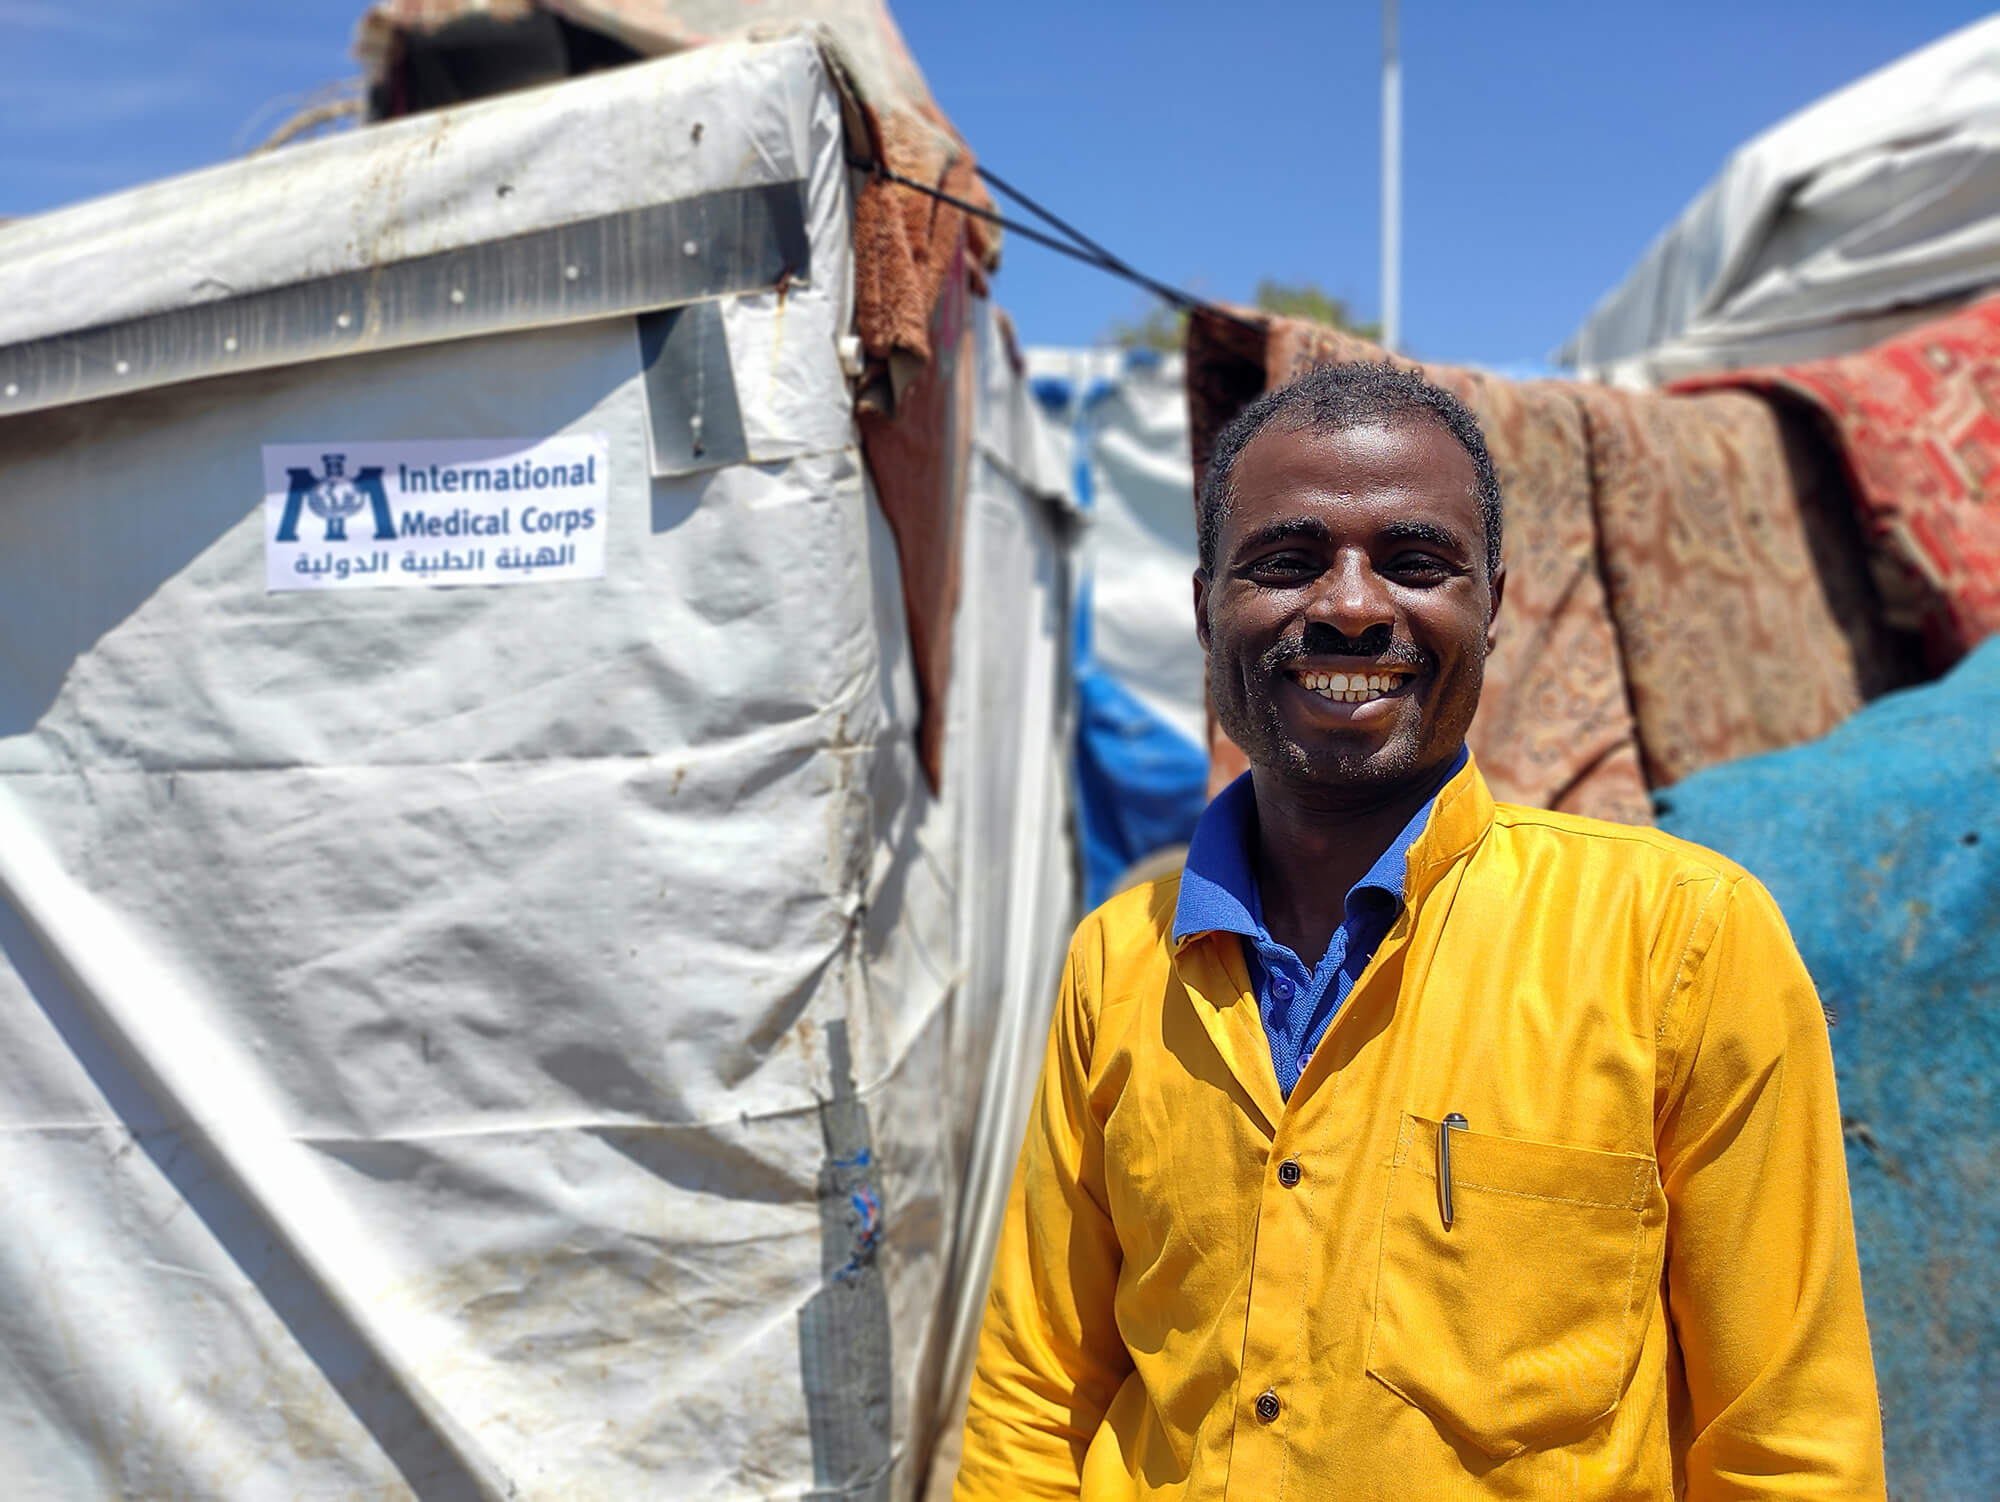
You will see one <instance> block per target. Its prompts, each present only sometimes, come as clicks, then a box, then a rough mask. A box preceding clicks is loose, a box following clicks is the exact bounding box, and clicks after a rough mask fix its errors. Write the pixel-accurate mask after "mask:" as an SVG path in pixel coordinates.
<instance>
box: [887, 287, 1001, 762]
mask: <svg viewBox="0 0 2000 1502" xmlns="http://www.w3.org/2000/svg"><path fill="white" fill-rule="evenodd" d="M943 289H944V290H943V295H942V296H940V297H939V299H938V303H937V308H936V310H935V312H934V313H933V314H932V317H931V324H930V327H929V329H928V330H926V336H927V339H928V342H929V343H930V345H931V347H932V349H933V350H934V351H935V354H934V356H933V358H932V359H931V360H930V361H929V362H928V363H926V364H925V365H924V366H923V367H922V369H921V370H919V371H918V372H917V374H916V376H915V378H914V379H913V380H911V382H910V383H909V385H908V386H906V387H905V388H904V390H903V395H902V398H901V400H899V401H898V402H897V403H896V410H895V412H894V413H893V414H889V413H884V412H881V411H877V410H875V409H873V408H871V407H867V406H864V407H863V408H862V409H861V414H860V423H861V444H862V451H863V453H864V454H865V455H866V456H867V460H868V472H869V474H870V475H871V476H872V477H873V478H874V481H875V496H876V499H877V501H878V502H879V503H880V504H881V507H882V514H883V516H884V518H885V519H886V520H887V521H888V523H889V530H890V531H892V532H893V533H895V535H896V557H897V561H898V565H899V567H900V568H901V570H902V576H903V604H904V608H905V610H906V611H907V613H908V616H909V623H910V645H911V652H912V654H913V657H914V659H915V667H916V674H917V688H918V691H919V692H920V693H921V695H922V705H921V714H920V717H919V720H918V725H917V746H918V750H919V752H920V753H921V755H922V757H923V763H924V771H925V772H926V773H927V774H928V775H929V777H930V781H931V786H932V787H933V788H937V787H940V786H942V779H943V772H944V726H945V698H946V695H947V694H948V692H949V690H950V685H951V639H952V631H951V625H952V618H953V616H954V615H955V614H956V613H957V610H958V594H959V562H958V558H959V527H960V523H961V519H962V517H963V515H964V509H965V489H966V483H967V478H968V476H969V474H970V470H971V460H972V422H973V411H974V402H975V397H976V393H975V391H974V387H973V379H974V375H975V373H976V368H975V356H974V352H973V344H972V337H973V331H972V320H971V315H972V296H971V288H970V282H969V280H968V278H967V277H966V276H965V274H964V266H963V262H962V260H961V261H960V262H959V264H958V267H957V274H953V275H947V276H946V277H945V278H944V283H943Z"/></svg>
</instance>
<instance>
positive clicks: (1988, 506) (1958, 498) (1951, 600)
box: [1673, 298, 2000, 669]
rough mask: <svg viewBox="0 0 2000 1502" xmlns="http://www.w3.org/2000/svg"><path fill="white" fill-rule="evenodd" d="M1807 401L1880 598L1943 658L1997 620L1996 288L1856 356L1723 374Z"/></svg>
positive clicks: (1691, 384)
mask: <svg viewBox="0 0 2000 1502" xmlns="http://www.w3.org/2000/svg"><path fill="white" fill-rule="evenodd" d="M1731 386H1734V387H1741V388H1744V389H1746V390H1750V391H1757V392H1763V393H1768V394H1770V395H1771V396H1774V397H1777V398H1779V399H1780V400H1781V401H1782V400H1784V399H1787V398H1789V399H1791V400H1793V401H1796V402H1798V403H1802V404H1804V406H1805V407H1806V408H1807V410H1808V411H1809V412H1810V413H1811V414H1812V416H1813V417H1814V418H1816V419H1817V420H1818V421H1817V424H1816V426H1817V427H1818V428H1819V429H1820V430H1821V431H1823V432H1824V433H1825V434H1826V435H1827V437H1828V439H1829V440H1830V441H1831V442H1832V444H1833V445H1834V447H1835V448H1836V450H1837V451H1838V453H1839V455H1840V458H1841V461H1842V465H1843V467H1844V469H1845V471H1846V473H1847V475H1848V477H1849V479H1850V481H1851V483H1852V486H1853V495H1854V501H1855V504H1856V505H1857V506H1858V507H1859V510H1860V515H1861V520H1862V525H1863V527H1864V529H1865V531H1866V535H1867V538H1868V541H1869V544H1870V546H1871V548H1872V550H1873V556H1874V562H1875V564H1876V577H1877V580H1878V583H1879V584H1880V586H1881V591H1882V597H1883V601H1884V604H1885V606H1886V607H1887V608H1888V609H1889V611H1890V613H1891V619H1892V620H1894V621H1895V623H1896V624H1898V625H1899V626H1903V627H1905V628H1907V629H1911V630H1915V631H1919V632H1921V633H1922V636H1923V640H1924V646H1925V650H1926V652H1927V653H1928V655H1929V657H1930V661H1931V665H1932V667H1934V668H1937V669H1943V668H1946V667H1949V666H1950V665H1951V664H1952V663H1954V662H1956V661H1957V660H1958V659H1959V658H1960V657H1962V656H1964V655H1965V653H1966V652H1967V651H1969V650H1970V649H1971V648H1972V647H1973V646H1975V645H1976V644H1978V643H1979V642H1980V641H1982V640H1983V639H1984V638H1986V637H1987V636H1989V635H1991V634H1992V633H1993V632H1995V631H2000V298H1988V299H1986V300H1984V301H1982V302H1979V303H1977V304H1975V305H1974V306H1972V307H1970V308H1967V309H1965V310H1964V311H1963V312H1961V313H1957V314H1954V315H1953V316H1951V317H1949V318H1942V319H1939V320H1938V321H1936V322H1934V323H1929V324H1926V325H1924V326H1923V327H1922V328H1920V329H1916V330H1913V331H1912V332H1910V333H1907V334H1902V335H1899V336H1898V337H1896V338H1894V339H1890V340H1888V341H1886V342H1885V343H1882V344H1879V345H1877V346H1876V347H1875V348H1873V349H1870V350H1866V351H1864V352H1863V353H1861V354H1858V355H1844V356H1841V357H1839V358H1837V359H1831V360H1812V361H1807V362H1805V363H1802V364H1798V365H1782V366H1775V367H1768V368H1764V369H1759V370H1742V371H1735V372H1732V373H1729V374H1724V375H1712V376H1697V377H1694V378H1692V379H1690V380H1688V381H1685V382H1681V383H1679V384H1677V385H1676V386H1675V387H1674V388H1673V389H1674V390H1676V391H1690V392H1692V391H1712V390H1715V389H1718V388H1722V387H1731Z"/></svg>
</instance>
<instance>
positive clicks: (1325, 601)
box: [1306, 548, 1396, 636]
mask: <svg viewBox="0 0 2000 1502" xmlns="http://www.w3.org/2000/svg"><path fill="white" fill-rule="evenodd" d="M1306 619H1307V620H1308V621H1318V622H1321V623H1323V624H1325V625H1328V626H1331V627H1333V629H1334V630H1336V631H1338V632H1339V633H1340V634H1341V635H1342V636H1359V635H1361V633H1362V632H1364V631H1367V630H1368V629H1370V628H1371V627H1374V626H1393V625H1394V624H1395V621H1396V607H1395V602H1394V601H1393V600H1391V599H1390V597H1389V588H1388V585H1386V584H1385V583H1384V582H1383V581H1382V577H1381V575H1379V574H1377V573H1376V572H1375V568H1374V565H1373V564H1372V563H1371V562H1370V561H1369V558H1368V555H1367V554H1366V553H1363V552H1361V551H1360V550H1359V549H1355V548H1343V549H1342V550H1341V551H1340V553H1339V554H1338V555H1337V556H1336V557H1335V558H1334V562H1333V567H1332V568H1330V569H1328V570H1327V571H1326V572H1325V573H1324V574H1322V575H1321V576H1320V579H1319V584H1318V587H1317V588H1316V589H1315V590H1314V591H1313V594H1312V598H1311V599H1310V600H1309V601H1307V603H1306Z"/></svg>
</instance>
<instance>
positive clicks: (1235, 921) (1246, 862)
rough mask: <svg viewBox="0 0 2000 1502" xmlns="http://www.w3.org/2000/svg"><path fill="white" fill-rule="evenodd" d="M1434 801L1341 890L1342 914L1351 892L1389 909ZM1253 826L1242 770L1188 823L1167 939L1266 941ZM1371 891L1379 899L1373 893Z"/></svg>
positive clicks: (1253, 797) (1460, 764)
mask: <svg viewBox="0 0 2000 1502" xmlns="http://www.w3.org/2000/svg"><path fill="white" fill-rule="evenodd" d="M1468 754H1469V753H1468V752H1467V751H1466V750H1465V749H1464V748H1463V747H1461V748H1460V749H1459V753H1458V759H1457V760H1456V761H1454V762H1453V763H1452V766H1451V770H1450V771H1449V772H1448V773H1446V774H1445V777H1444V779H1443V781H1442V782H1440V783H1439V784H1438V785H1439V786H1440V787H1442V786H1444V784H1445V783H1448V782H1450V781H1451V779H1452V778H1454V777H1456V776H1457V775H1458V774H1459V772H1460V771H1461V770H1462V769H1463V768H1464V766H1465V763H1466V758H1467V756H1468ZM1436 803H1437V799H1436V798H1432V799H1431V800H1430V801H1429V802H1427V803H1425V804H1424V806H1423V807H1422V808H1420V809H1418V810H1417V811H1416V813H1415V814H1414V815H1412V816H1411V819H1410V822H1409V823H1407V824H1405V825H1404V826H1403V828H1402V831H1401V832H1400V833H1399V834H1398V835H1397V836H1396V838H1395V839H1393V840H1391V841H1390V842H1389V846H1388V848H1387V849H1386V850H1384V851H1383V852H1382V854H1381V855H1380V856H1379V857H1378V858H1377V859H1376V861H1375V864H1374V865H1372V866H1370V867H1369V868H1368V874H1367V875H1365V876H1363V877H1362V878H1361V880H1359V881H1357V882H1356V883H1355V884H1354V885H1353V886H1352V887H1351V888H1349V889H1348V893H1347V907H1348V911H1349V913H1350V914H1352V913H1353V912H1354V911H1355V908H1356V903H1355V898H1356V897H1357V896H1358V895H1359V894H1361V893H1363V892H1367V893H1369V894H1370V896H1369V898H1368V899H1367V900H1369V901H1379V900H1380V898H1386V899H1387V900H1388V903H1389V907H1388V911H1390V912H1392V913H1393V912H1394V911H1396V910H1397V909H1399V908H1401V907H1402V905H1403V879H1404V877H1405V876H1406V875H1407V873H1408V868H1409V856H1410V847H1411V846H1412V845H1414V844H1416V842H1417V840H1418V839H1419V838H1420V837H1421V836H1422V835H1423V832H1424V828H1425V826H1426V825H1427V824H1429V823H1430V817H1431V809H1432V808H1433V807H1435V806H1436ZM1256 827H1257V794H1256V790H1255V789H1254V788H1253V787H1252V786H1251V783H1250V774H1249V773H1248V772H1245V773H1244V774H1243V775H1242V776H1241V777H1239V778H1237V779H1236V780H1235V781H1234V782H1232V783H1230V784H1229V786H1228V787H1226V788H1224V789H1223V790H1222V791H1221V792H1220V793H1217V794H1216V795H1215V797H1214V798H1213V799H1212V800H1211V801H1210V803H1209V805H1208V807H1207V808H1205V809H1203V810H1202V814H1201V818H1200V820H1199V821H1198V822H1197V823H1196V825H1195V829H1194V838H1193V839H1192V840H1191V841H1189V843H1188V854H1187V863H1186V866H1185V868H1184V869H1183V871H1182V873H1181V890H1180V898H1179V901H1178V902H1176V903H1175V905H1174V943H1175V944H1177V945H1178V944H1183V943H1185V942H1186V941H1187V940H1189V939H1191V938H1193V937H1195V936H1196V935H1197V934H1204V933H1232V934H1241V935H1243V936H1244V937H1246V938H1250V939H1260V940H1263V941H1264V942H1266V943H1268V942H1269V941H1270V937H1271V936H1270V933H1269V931H1268V930H1266V929H1265V927H1264V922H1263V918H1264V912H1263V903H1262V901H1261V899H1260V897H1259V895H1258V891H1257V877H1256V874H1255V868H1254V866H1253V865H1252V863H1251V862H1252V856H1251V845H1250V842H1251V838H1252V832H1253V831H1254V830H1255V829H1256ZM1377 893H1379V894H1380V898H1377V897H1376V896H1374V895H1373V894H1377Z"/></svg>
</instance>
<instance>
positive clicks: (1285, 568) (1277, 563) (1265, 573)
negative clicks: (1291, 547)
mask: <svg viewBox="0 0 2000 1502" xmlns="http://www.w3.org/2000/svg"><path fill="white" fill-rule="evenodd" d="M1249 572H1250V576H1251V577H1252V578H1253V579H1286V580H1291V579H1302V578H1306V577H1307V576H1309V575H1311V574H1313V573H1315V572H1317V570H1316V568H1315V566H1314V565H1313V564H1311V563H1308V562H1307V561H1306V560H1305V559H1303V558H1300V557H1299V556H1297V555H1296V554H1292V553H1280V554H1278V555H1277V556H1276V557H1273V558H1259V559H1258V560H1257V561H1256V562H1255V563H1253V564H1251V565H1250V570H1249Z"/></svg>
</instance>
